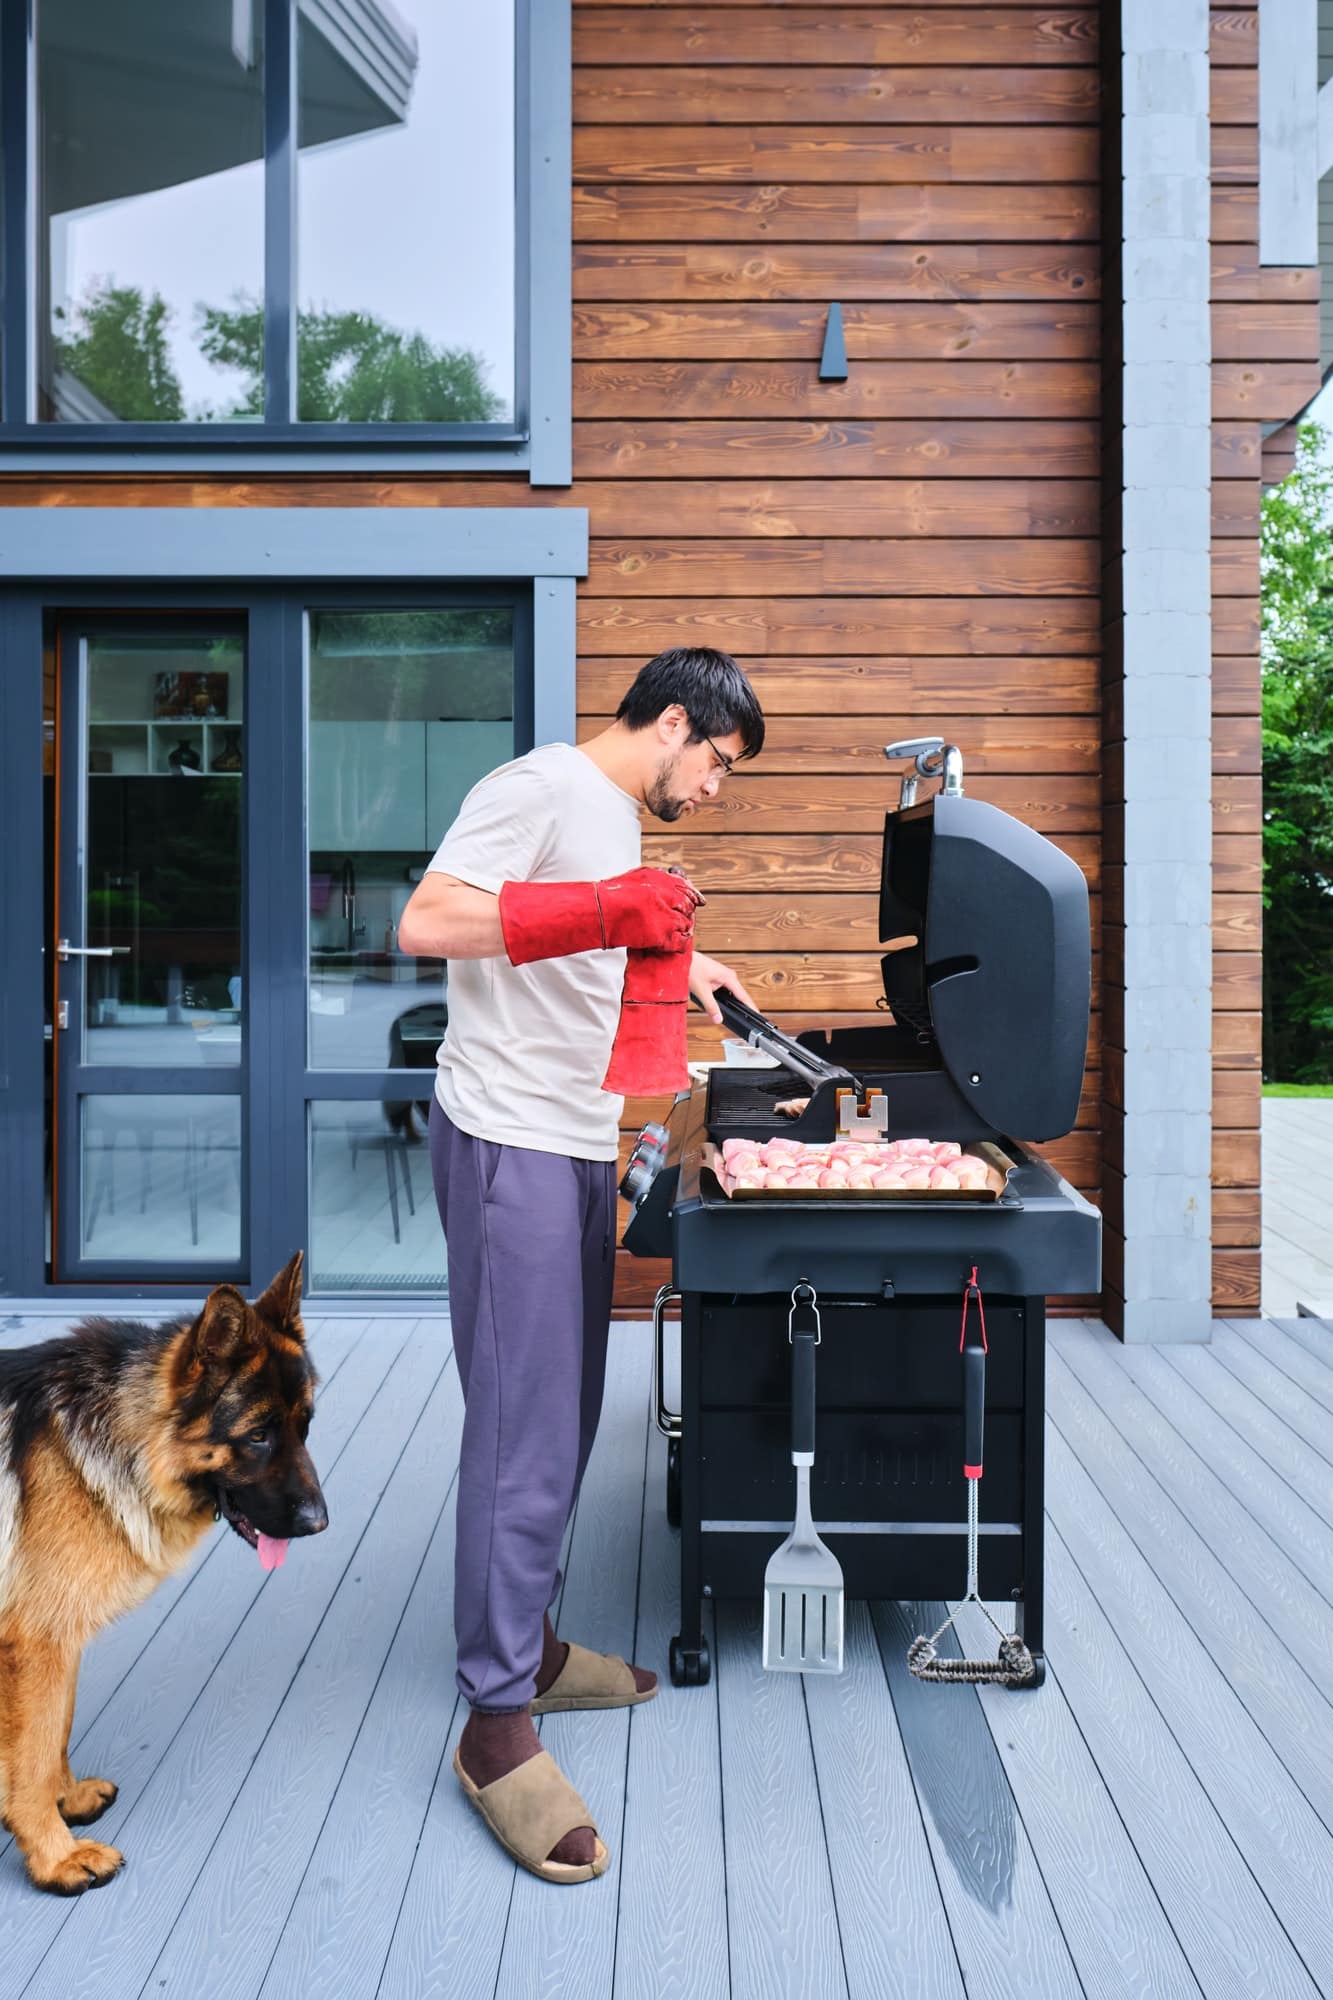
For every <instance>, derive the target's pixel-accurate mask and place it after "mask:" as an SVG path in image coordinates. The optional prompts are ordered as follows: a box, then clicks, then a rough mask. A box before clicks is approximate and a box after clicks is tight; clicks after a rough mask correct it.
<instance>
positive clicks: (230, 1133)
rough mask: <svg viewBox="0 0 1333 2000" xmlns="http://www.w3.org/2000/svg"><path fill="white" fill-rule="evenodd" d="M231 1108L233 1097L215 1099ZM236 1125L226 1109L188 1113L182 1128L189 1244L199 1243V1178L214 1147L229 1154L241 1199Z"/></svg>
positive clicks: (238, 1195)
mask: <svg viewBox="0 0 1333 2000" xmlns="http://www.w3.org/2000/svg"><path fill="white" fill-rule="evenodd" d="M218 1101H219V1102H220V1103H221V1104H224V1105H232V1104H234V1103H235V1099H234V1098H223V1099H221V1100H218ZM239 1136H240V1134H239V1130H238V1127H237V1122H236V1119H235V1118H234V1116H233V1115H232V1112H231V1110H230V1109H228V1110H221V1109H219V1110H217V1111H195V1112H192V1113H191V1115H190V1118H189V1120H188V1122H187V1124H186V1127H185V1198H186V1200H187V1201H188V1202H189V1204H190V1241H191V1243H197V1242H198V1241H199V1176H200V1173H201V1171H202V1172H203V1173H204V1174H207V1172H208V1156H209V1154H210V1153H211V1152H212V1150H213V1148H214V1146H218V1147H220V1148H221V1149H222V1151H223V1152H226V1153H230V1154H231V1163H232V1168H233V1171H234V1172H235V1175H236V1199H237V1201H238V1203H239V1201H240V1197H241V1149H240V1146H239V1145H238V1143H237V1141H238V1139H239Z"/></svg>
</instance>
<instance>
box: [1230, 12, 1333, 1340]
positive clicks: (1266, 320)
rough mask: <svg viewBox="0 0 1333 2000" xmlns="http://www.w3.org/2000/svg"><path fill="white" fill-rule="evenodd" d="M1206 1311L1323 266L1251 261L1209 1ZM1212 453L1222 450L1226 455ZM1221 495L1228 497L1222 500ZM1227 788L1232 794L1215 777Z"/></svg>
mask: <svg viewBox="0 0 1333 2000" xmlns="http://www.w3.org/2000/svg"><path fill="white" fill-rule="evenodd" d="M1211 39H1212V52H1211V64H1212V147H1213V151H1212V180H1213V214H1212V239H1213V301H1214V303H1213V417H1214V444H1215V448H1214V477H1215V479H1216V481H1217V484H1215V485H1214V489H1213V500H1214V534H1215V537H1216V539H1215V541H1214V544H1213V592H1214V606H1215V609H1216V610H1217V611H1219V612H1220V613H1221V614H1222V615H1221V616H1220V617H1218V618H1216V619H1215V622H1214V638H1213V646H1214V661H1213V770H1214V773H1215V774H1216V776H1215V784H1216V787H1217V790H1216V792H1215V802H1216V803H1217V804H1218V806H1219V808H1221V810H1220V811H1219V814H1218V819H1217V822H1216V824H1217V831H1216V833H1215V839H1214V870H1215V875H1214V883H1215V891H1216V893H1215V896H1214V902H1213V1004H1214V1037H1213V1075H1214V1089H1213V1190H1214V1192H1213V1201H1214V1207H1213V1245H1214V1253H1213V1286H1214V1290H1213V1307H1214V1311H1215V1312H1217V1313H1218V1314H1222V1315H1225V1314H1228V1313H1229V1314H1233V1315H1234V1314H1245V1313H1257V1312H1258V1311H1259V1243H1260V1236H1261V1221H1262V1218H1261V1202H1260V1146H1259V1116H1260V1097H1259V1087H1260V1049H1261V1044H1262V1036H1261V1022H1262V998H1263V986H1262V971H1261V968H1262V957H1261V950H1262V923H1261V914H1260V905H1259V889H1260V877H1261V872H1262V871H1261V861H1262V854H1261V837H1260V824H1259V820H1258V818H1257V812H1258V808H1259V805H1260V792H1261V782H1262V769H1263V763H1262V745H1261V740H1260V731H1259V559H1258V518H1259V498H1260V493H1261V491H1262V486H1263V484H1264V483H1268V482H1271V481H1272V480H1273V479H1280V478H1282V477H1283V476H1284V474H1285V473H1286V472H1287V471H1288V470H1290V460H1289V457H1288V456H1285V455H1284V452H1283V444H1284V439H1283V437H1282V434H1281V433H1278V434H1276V436H1275V437H1274V438H1272V439H1265V437H1264V431H1265V430H1266V429H1268V430H1271V427H1272V426H1273V425H1274V424H1278V423H1282V422H1284V421H1285V420H1286V419H1289V418H1291V417H1293V416H1294V415H1295V414H1296V413H1297V411H1299V410H1300V409H1302V408H1303V407H1304V405H1305V404H1306V403H1307V402H1308V401H1309V399H1310V397H1311V396H1312V395H1313V394H1314V393H1315V391H1316V389H1317V388H1318V387H1319V304H1318V297H1319V274H1318V271H1317V269H1313V268H1300V269H1283V268H1277V267H1273V266H1265V267H1263V268H1262V269H1261V268H1260V265H1259V247H1258V239H1259V224H1258V179H1259V141H1258V67H1257V65H1258V41H1259V37H1258V12H1257V9H1256V8H1254V7H1248V8H1246V7H1243V6H1237V5H1235V4H1234V0H1227V4H1223V5H1216V4H1215V5H1214V6H1213V9H1212V38H1211ZM1219 455H1220V456H1221V457H1222V459H1223V460H1224V464H1223V465H1221V466H1220V465H1219V462H1218V461H1219ZM1219 491H1220V492H1221V499H1220V503H1219ZM1228 787H1229V788H1230V797H1229V798H1228V797H1227V796H1226V793H1225V791H1224V788H1228Z"/></svg>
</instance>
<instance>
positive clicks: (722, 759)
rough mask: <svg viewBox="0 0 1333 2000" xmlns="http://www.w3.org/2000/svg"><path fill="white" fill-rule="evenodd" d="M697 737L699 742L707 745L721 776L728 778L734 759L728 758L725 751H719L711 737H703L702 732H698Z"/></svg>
mask: <svg viewBox="0 0 1333 2000" xmlns="http://www.w3.org/2000/svg"><path fill="white" fill-rule="evenodd" d="M699 736H700V740H701V741H702V742H704V743H706V744H707V745H708V747H709V749H710V750H711V751H712V753H713V755H714V756H715V757H716V758H717V761H718V765H719V767H720V769H721V771H722V774H723V776H724V777H728V778H729V777H730V776H731V773H732V770H733V768H734V766H735V763H736V759H735V758H734V757H728V755H727V753H726V751H725V750H719V749H718V747H717V745H716V743H714V741H713V739H712V737H711V736H705V735H704V733H703V731H702V730H700V732H699Z"/></svg>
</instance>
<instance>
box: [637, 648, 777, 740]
mask: <svg viewBox="0 0 1333 2000" xmlns="http://www.w3.org/2000/svg"><path fill="white" fill-rule="evenodd" d="M675 702H679V704H680V706H681V707H682V708H683V709H684V711H685V713H686V715H688V716H689V718H690V741H691V743H701V742H702V741H703V739H704V737H705V736H710V737H712V739H713V741H714V742H716V741H717V739H718V737H719V736H730V735H731V734H732V733H733V731H734V732H735V733H736V734H738V735H739V736H740V739H741V743H742V745H743V748H742V750H741V753H740V756H739V757H738V758H737V760H736V761H737V763H740V762H741V761H742V759H744V758H746V757H757V756H758V755H759V752H760V751H761V750H762V749H763V747H764V712H763V710H762V709H761V708H760V706H759V701H758V697H757V696H756V694H755V691H754V689H753V688H752V687H751V686H750V683H749V682H748V681H747V680H746V678H745V675H744V674H743V673H742V672H741V670H740V668H739V667H738V666H737V665H736V662H735V661H734V660H733V659H732V657H731V655H730V653H719V652H717V651H715V649H714V648H713V647H711V646H671V647H669V648H668V650H667V651H666V652H665V653H659V654H658V655H657V657H656V659H652V660H649V662H648V664H647V666H646V667H641V668H640V669H639V672H638V675H637V677H636V679H635V681H634V685H633V686H632V687H631V688H630V690H629V692H628V693H627V694H626V696H625V699H624V700H623V701H622V702H621V704H620V707H619V708H618V709H617V710H616V721H617V722H623V723H624V724H625V726H626V727H627V728H629V729H647V728H648V726H649V724H650V723H653V722H656V720H657V718H658V716H659V715H660V714H661V713H662V711H663V709H664V708H670V707H671V706H672V704H673V703H675Z"/></svg>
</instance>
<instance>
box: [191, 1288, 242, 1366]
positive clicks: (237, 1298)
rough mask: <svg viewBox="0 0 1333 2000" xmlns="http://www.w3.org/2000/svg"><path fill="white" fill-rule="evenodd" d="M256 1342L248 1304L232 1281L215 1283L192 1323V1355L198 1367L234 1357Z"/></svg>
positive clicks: (231, 1359) (234, 1358) (226, 1360)
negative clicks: (221, 1283)
mask: <svg viewBox="0 0 1333 2000" xmlns="http://www.w3.org/2000/svg"><path fill="white" fill-rule="evenodd" d="M255 1345H256V1341H255V1330H254V1328H253V1326H252V1325H251V1323H250V1308H249V1306H248V1305H247V1304H246V1303H245V1300H244V1299H243V1298H242V1297H241V1295H240V1293H239V1292H238V1291H237V1289H236V1287H235V1285H217V1286H215V1287H214V1289H213V1290H212V1291H211V1292H210V1293H209V1295H208V1297H207V1298H206V1299H205V1301H204V1309H203V1311H202V1312H201V1313H200V1315H199V1317H198V1319H197V1320H196V1321H195V1323H194V1328H193V1331H192V1333H191V1336H190V1354H191V1358H192V1359H193V1360H194V1361H195V1362H197V1363H198V1364H199V1365H200V1366H201V1367H205V1368H215V1367H217V1366H218V1364H219V1363H223V1362H232V1361H235V1360H236V1359H237V1357H238V1356H240V1355H241V1354H244V1353H245V1352H246V1351H247V1349H249V1348H252V1347H254V1346H255Z"/></svg>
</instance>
